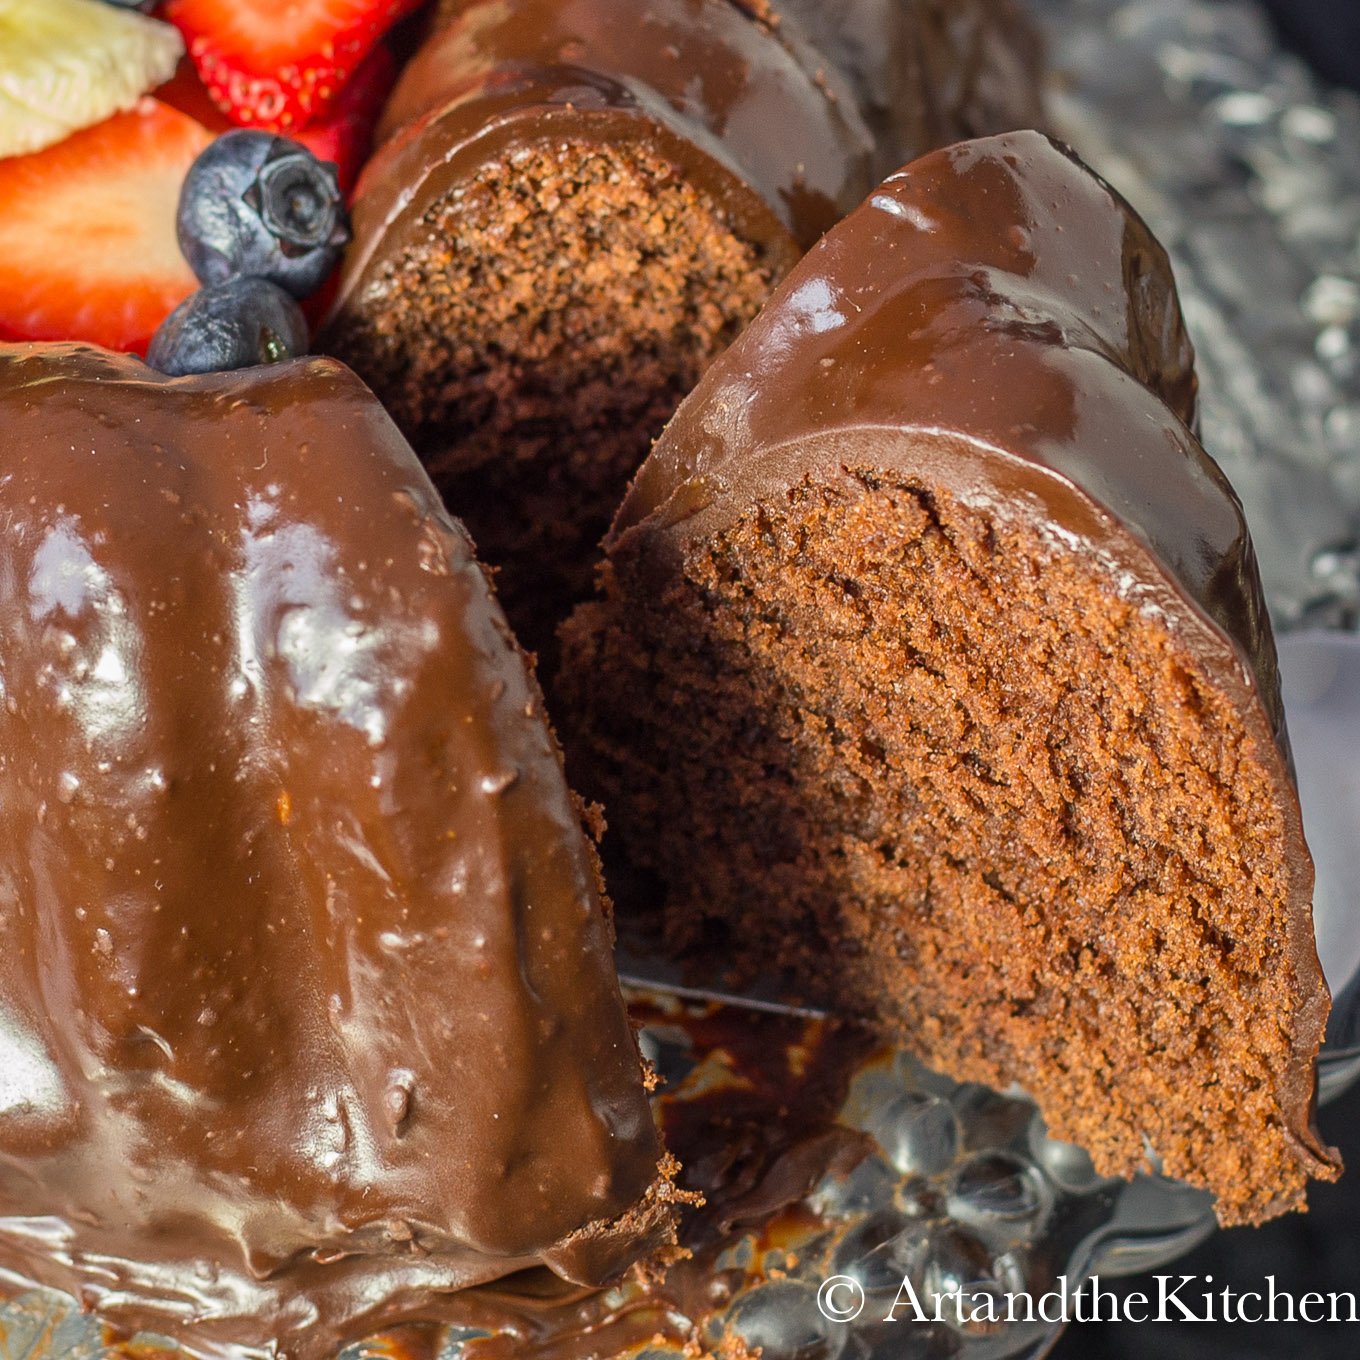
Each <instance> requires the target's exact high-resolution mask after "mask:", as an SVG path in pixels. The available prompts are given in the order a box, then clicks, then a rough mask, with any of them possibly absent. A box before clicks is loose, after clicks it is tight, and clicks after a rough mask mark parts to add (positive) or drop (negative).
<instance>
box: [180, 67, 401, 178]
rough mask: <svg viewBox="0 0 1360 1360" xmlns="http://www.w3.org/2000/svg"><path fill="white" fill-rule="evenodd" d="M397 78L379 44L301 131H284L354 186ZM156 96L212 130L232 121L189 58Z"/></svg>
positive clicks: (395, 68)
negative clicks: (213, 96) (200, 77)
mask: <svg viewBox="0 0 1360 1360" xmlns="http://www.w3.org/2000/svg"><path fill="white" fill-rule="evenodd" d="M396 78H397V60H396V58H395V57H394V56H393V55H392V51H391V49H390V48H389V47H387V45H386V44H385V43H379V44H378V45H377V47H375V48H374V49H373V50H372V51H371V52H370V53H369V54H368V56H366V57H365V58H364V59H363V61H362V62H360V64H359V69H358V70H357V71H355V73H354V74H353V75H352V76H351V77H350V78H349V83H348V84H347V85H346V86H345V88H344V89H343V90H341V91H340V98H339V99H337V100H336V101H335V103H334V104H332V105H331V107H330V108H329V109H327V110H326V112H325V113H324V114H323V115H322V116H321V117H320V118H318V119H316V120H315V121H314V122H312V123H309V124H308V125H307V126H306V127H305V128H303V129H302V131H301V132H292V133H289V134H288V135H289V136H291V137H293V138H295V139H296V140H297V141H299V142H301V143H302V144H303V146H305V147H308V148H309V149H310V150H311V152H312V154H313V155H314V156H317V157H319V158H320V159H321V160H323V161H334V162H335V164H336V166H337V168H338V169H339V172H340V187H341V189H343V190H344V191H345V192H346V193H348V192H349V191H350V189H352V188H353V187H354V181H355V180H356V179H357V178H358V177H359V171H360V169H361V168H362V166H363V163H364V161H365V160H367V159H368V153H369V151H370V150H371V149H372V145H373V129H374V128H375V127H376V126H377V122H378V117H379V115H380V114H381V113H382V108H383V102H384V101H385V100H386V98H387V96H388V94H389V93H390V91H391V89H392V85H393V83H394V82H395V81H396ZM156 98H157V99H159V100H160V101H161V102H162V103H165V104H169V105H170V106H171V108H176V109H179V110H180V112H182V113H187V114H188V115H189V116H190V117H191V118H196V119H197V120H198V121H199V122H200V123H202V124H203V126H204V127H206V128H208V129H209V131H211V132H226V131H228V130H229V129H230V128H231V127H233V126H234V124H233V123H232V122H231V120H230V119H229V118H228V117H227V115H226V114H225V113H223V112H222V110H221V109H219V108H218V107H217V105H216V104H215V103H214V102H213V98H212V96H211V95H210V94H209V93H208V90H207V87H206V86H205V85H204V84H203V82H202V81H201V80H200V79H199V78H198V72H197V71H196V70H195V69H194V65H193V62H191V61H190V60H189V58H188V57H185V59H184V60H183V61H182V62H180V64H179V69H178V70H177V71H176V72H175V75H174V78H173V79H171V80H169V81H167V82H166V83H165V84H164V85H162V86H161V87H160V89H158V90H157V91H156Z"/></svg>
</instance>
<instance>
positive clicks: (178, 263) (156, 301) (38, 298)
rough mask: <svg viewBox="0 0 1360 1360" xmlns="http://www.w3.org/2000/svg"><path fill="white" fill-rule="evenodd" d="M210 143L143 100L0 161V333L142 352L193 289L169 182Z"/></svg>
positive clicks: (195, 128)
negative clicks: (177, 232) (47, 144)
mask: <svg viewBox="0 0 1360 1360" xmlns="http://www.w3.org/2000/svg"><path fill="white" fill-rule="evenodd" d="M209 141H211V137H210V135H209V133H208V132H207V130H206V129H205V128H203V127H202V126H201V125H200V124H198V123H196V122H195V121H194V120H193V119H192V118H188V117H186V116H185V115H184V114H182V113H179V112H177V111H176V110H174V109H171V108H168V107H167V106H166V105H164V104H161V103H159V102H157V101H156V100H154V99H144V100H142V101H141V103H140V104H139V105H138V106H137V108H136V109H134V110H133V111H132V112H131V113H119V114H115V115H114V117H112V118H108V119H106V120H105V121H104V122H102V123H100V124H98V125H97V126H95V127H92V128H85V129H84V130H83V131H81V132H77V133H74V134H73V135H72V136H70V137H68V138H67V139H66V140H65V141H63V142H59V143H58V144H57V145H56V146H50V147H48V148H47V149H46V150H45V151H39V152H36V153H34V154H33V155H30V156H13V157H10V158H9V159H7V160H0V333H3V334H4V336H6V337H8V338H9V339H17V340H88V341H91V342H93V343H95V344H100V345H106V346H107V347H108V348H110V349H129V350H138V351H141V350H143V349H145V348H146V344H147V341H148V340H150V338H151V335H152V333H153V332H154V331H155V329H156V327H157V326H159V325H160V323H161V322H162V321H163V320H164V319H165V315H166V313H167V312H169V311H170V309H171V308H172V307H173V306H175V304H176V303H177V302H179V301H180V300H181V299H182V298H184V297H186V296H187V295H188V294H189V293H191V292H193V290H194V289H195V288H196V287H197V286H198V280H197V279H195V278H194V275H193V271H192V270H191V269H190V268H189V266H188V264H187V263H186V262H185V260H184V257H183V255H181V254H180V250H179V243H178V241H177V240H176V239H175V210H176V206H177V204H178V202H179V191H180V185H182V184H183V183H184V176H185V175H186V174H187V173H188V171H189V167H190V166H191V165H192V164H193V163H194V159H195V157H197V155H198V153H199V152H200V151H202V150H203V148H204V147H205V146H206V145H207V144H208V142H209Z"/></svg>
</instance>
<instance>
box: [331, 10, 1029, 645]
mask: <svg viewBox="0 0 1360 1360" xmlns="http://www.w3.org/2000/svg"><path fill="white" fill-rule="evenodd" d="M810 10H811V12H814V13H815V7H810ZM946 14H948V15H949V16H950V17H949V18H947V19H946V18H944V17H943V16H945V15H946ZM984 16H985V17H984ZM843 17H844V19H845V21H846V22H845V25H844V26H841V25H834V26H833V25H828V24H826V22H825V19H824V18H823V19H820V20H819V22H820V23H821V24H822V25H823V26H824V27H826V28H827V30H828V35H830V36H832V37H834V39H835V41H836V42H837V43H838V49H837V52H836V53H835V56H834V58H833V57H828V56H827V55H826V54H825V53H823V52H821V51H820V50H818V49H817V48H816V47H815V46H814V45H813V44H812V43H811V42H810V41H809V40H808V39H807V37H806V36H805V35H804V33H803V31H802V29H801V27H800V25H799V24H798V22H797V17H796V15H793V14H785V13H783V6H781V5H772V4H771V3H769V0H759V2H758V3H739V0H646V3H645V4H641V5H639V4H637V3H635V2H634V0H624V2H621V0H571V3H567V4H564V3H562V0H513V3H508V4H507V3H504V0H448V2H446V3H445V4H444V5H443V6H441V8H440V10H439V13H438V15H437V19H436V24H435V28H434V31H433V33H432V36H430V37H429V38H428V39H427V41H426V42H425V44H424V45H423V47H422V48H421V49H420V50H419V51H418V52H417V54H416V55H415V57H414V59H413V60H412V62H411V63H410V65H409V66H408V68H407V69H406V71H405V73H404V75H403V76H402V78H401V80H400V82H399V84H398V86H397V88H396V91H395V92H394V94H393V97H392V100H391V103H390V105H389V107H388V109H387V112H386V114H385V117H384V122H383V126H382V127H381V128H380V130H379V142H380V143H381V149H380V150H379V151H378V153H377V154H376V155H375V157H374V158H373V160H372V162H371V163H370V164H369V166H368V168H367V170H366V172H365V174H364V176H363V179H362V181H361V183H360V185H359V188H358V193H357V198H356V200H355V203H354V242H353V245H352V246H351V248H350V250H349V252H348V254H347V257H346V260H345V263H344V266H343V269H342V275H341V281H340V285H339V292H338V296H337V298H336V301H335V304H334V308H333V312H332V315H331V319H330V322H329V324H328V326H327V327H326V329H325V331H324V334H323V336H322V339H321V345H322V347H323V348H324V349H326V350H327V352H330V353H333V354H336V355H338V356H339V357H340V358H342V359H344V360H345V361H346V362H348V363H349V364H351V365H352V366H353V367H354V368H355V369H356V370H357V371H358V372H359V373H360V375H361V376H362V377H363V378H364V379H365V380H366V381H367V382H369V383H370V384H371V385H372V386H373V388H374V390H375V391H376V392H377V393H378V395H379V396H380V397H381V398H382V400H383V402H384V403H385V405H386V406H387V407H388V409H389V410H390V411H391V412H392V414H393V416H394V417H395V419H396V421H397V423H398V425H399V426H400V427H401V428H402V430H403V431H404V433H405V434H406V435H407V437H408V438H409V439H410V440H411V441H412V443H413V445H414V446H415V448H416V451H417V452H418V453H419V454H420V455H421V457H422V459H423V460H424V462H425V465H426V467H427V468H428V469H429V471H430V472H431V474H432V476H433V477H434V480H435V483H436V485H437V486H438V487H439V489H440V490H441V491H442V492H443V493H444V495H445V498H446V500H447V503H448V504H449V505H451V506H452V507H454V508H455V510H456V513H457V514H458V515H459V516H460V517H463V518H464V519H466V521H467V523H468V526H469V528H470V530H471V532H472V535H473V538H474V540H475V541H476V543H477V545H478V549H479V551H480V552H481V553H482V555H483V556H484V557H485V558H486V559H487V560H488V561H489V562H491V563H492V564H494V565H495V566H496V567H497V568H498V569H499V571H500V574H499V576H498V578H497V585H498V589H499V591H500V594H501V596H502V598H503V600H504V602H505V606H506V609H507V612H508V613H509V615H510V619H511V622H512V623H513V624H514V625H515V627H516V629H517V630H518V631H519V633H520V635H521V636H522V637H523V638H524V639H525V641H526V645H529V646H530V647H536V648H539V649H543V648H546V647H548V646H550V642H551V637H552V633H553V630H554V629H555V628H556V626H557V624H558V623H560V622H561V620H562V618H563V617H564V615H565V613H566V610H567V606H568V603H569V602H570V601H573V600H576V599H580V598H583V597H584V596H585V595H586V594H588V593H589V588H590V583H591V573H592V571H593V569H594V564H595V561H596V558H597V545H598V543H599V540H600V538H601V536H602V535H603V533H604V531H605V529H606V528H607V527H608V524H609V518H610V516H611V515H612V514H613V512H614V510H615V508H616V507H617V505H618V502H619V499H620V497H621V496H622V494H623V491H624V488H625V486H626V484H627V480H628V478H629V477H630V476H631V475H632V473H633V472H634V471H635V470H636V468H637V466H638V464H639V463H640V462H641V460H642V458H643V456H644V455H645V453H646V451H647V449H648V447H649V445H650V443H651V441H652V440H653V439H654V438H655V437H656V435H657V434H659V433H660V430H661V428H662V426H663V425H664V423H665V421H666V420H667V419H668V417H669V416H670V414H671V413H672V412H673V411H674V409H675V407H676V405H677V404H678V403H679V401H680V399H681V397H683V396H684V394H685V393H686V392H688V391H689V389H690V388H691V387H692V386H693V385H694V383H695V381H696V380H697V379H698V377H699V375H700V374H701V373H702V372H703V370H704V369H705V368H706V367H707V365H708V363H709V362H710V361H711V360H712V358H713V357H714V356H715V355H716V354H718V353H719V352H720V351H721V350H722V349H723V348H724V347H725V346H726V345H727V344H728V343H730V341H731V340H732V339H733V338H734V337H735V336H736V335H737V334H738V332H739V331H740V330H741V328H742V327H743V326H744V325H745V324H746V323H747V322H748V321H749V320H750V318H751V317H752V316H753V315H754V314H755V312H756V311H757V309H758V308H759V306H760V305H761V303H762V302H763V301H764V299H765V298H766V296H767V295H768V293H769V291H770V289H771V287H772V286H773V284H774V283H775V282H776V281H777V280H778V279H779V278H780V277H781V276H782V275H783V274H784V273H786V272H787V271H788V269H789V268H790V267H791V266H792V265H793V264H794V262H795V261H796V260H797V259H798V257H799V256H800V255H801V254H802V252H803V251H804V250H806V249H807V247H808V246H809V245H811V244H812V242H813V241H815V240H816V239H817V237H818V236H820V235H821V233H822V232H824V231H825V230H826V229H827V228H828V227H829V226H831V225H832V223H834V222H835V221H837V220H838V219H839V218H840V217H841V216H843V215H844V214H845V213H846V212H848V211H849V210H850V209H851V208H852V207H854V205H855V204H856V203H858V202H859V201H860V200H861V199H862V198H863V196H864V195H865V194H866V193H867V192H868V191H869V189H870V188H871V187H872V185H873V183H874V182H875V181H876V180H877V179H878V178H879V174H880V172H881V171H885V170H886V169H887V168H890V167H891V166H896V165H900V164H901V163H902V161H903V160H904V159H905V158H906V156H907V154H909V153H912V154H914V153H915V152H919V151H922V150H925V149H926V146H925V145H923V144H916V145H911V146H905V145H903V144H902V139H903V138H906V139H908V140H911V141H915V140H916V139H918V138H921V139H924V138H941V139H943V140H953V139H954V137H957V136H961V135H964V132H965V131H1001V130H1004V129H1005V128H1008V127H1011V126H1015V125H1019V123H1017V121H1016V120H1020V121H1021V122H1024V123H1028V122H1032V121H1033V119H1032V117H1030V116H1029V115H1030V113H1031V111H1032V110H1033V109H1034V103H1035V101H1034V89H1035V87H1036V86H1035V78H1034V72H1033V70H1032V69H1031V59H1032V38H1031V35H1030V34H1029V30H1028V29H1025V28H1024V27H1023V25H1021V24H1020V22H1019V20H1018V19H1017V18H1016V17H1015V15H1014V14H1013V13H1012V12H1011V11H1010V10H1009V9H1008V8H1005V7H1002V6H998V5H996V4H995V3H994V0H947V2H946V0H929V2H928V3H926V2H925V0H916V2H915V3H911V4H905V5H900V6H899V5H891V6H889V5H884V4H882V3H878V2H877V0H869V2H868V3H866V2H865V0H855V3H854V4H853V5H852V6H851V7H850V8H849V9H848V10H846V12H845V14H844V16H843ZM1013 28H1014V29H1015V30H1017V35H1016V38H1015V43H1014V47H1013V49H1011V48H1008V47H1007V45H1006V37H1007V36H1008V35H1009V34H1010V32H1011V30H1012V29H1013ZM864 52H868V53H871V56H870V57H866V58H864V60H863V63H862V64H861V65H857V66H855V68H854V70H853V71H849V70H847V71H845V72H843V71H842V70H841V69H840V66H839V64H838V60H837V59H842V60H844V61H846V62H847V63H851V62H852V61H856V60H858V59H859V57H860V56H862V54H863V53H864ZM1002 52H1005V53H1006V54H1007V56H1006V60H1007V61H1009V62H1011V64H1010V65H1008V66H1007V65H1003V64H1002V61H1001V58H1000V55H999V54H1001V53H1002ZM889 57H892V58H894V59H895V60H897V61H900V63H901V67H900V69H899V67H898V66H897V65H893V64H891V63H890V62H887V61H886V59H887V58H889ZM955 62H957V63H958V68H957V69H954V65H953V64H954V63H955ZM1012 79H1013V80H1014V81H1015V82H1016V83H1017V86H1018V88H1017V90H1016V93H1015V97H1014V99H1013V100H1012V101H1011V102H1010V103H1009V104H1004V105H1002V106H998V102H997V91H998V90H999V89H1000V88H1002V87H1005V86H1007V85H1008V84H1009V82H1010V81H1011V80H1012ZM937 87H938V88H937ZM927 88H929V89H930V90H931V91H932V93H931V95H930V98H929V101H928V107H927V106H926V103H927V96H926V94H925V91H926V89H927ZM857 94H858V98H857ZM918 99H919V100H920V101H921V106H918V105H917V103H916V102H915V101H917V100H918ZM899 100H906V101H908V102H909V103H910V104H911V107H910V108H907V109H905V110H902V109H899V108H898V107H897V106H896V101H899ZM861 101H863V106H862V107H861ZM993 119H997V120H999V121H998V122H993V121H992V120H993ZM979 123H986V124H988V126H985V127H979V126H977V124H979ZM871 124H872V125H873V129H876V130H877V131H878V132H879V133H880V134H881V138H880V142H879V144H878V145H877V146H876V144H875V138H874V134H873V130H871V126H870V125H871ZM931 144H932V145H934V144H938V143H936V142H933V141H932V142H931ZM885 154H886V157H887V159H886V163H885V164H883V165H882V166H880V165H879V164H878V163H877V158H879V157H881V156H883V155H885Z"/></svg>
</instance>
